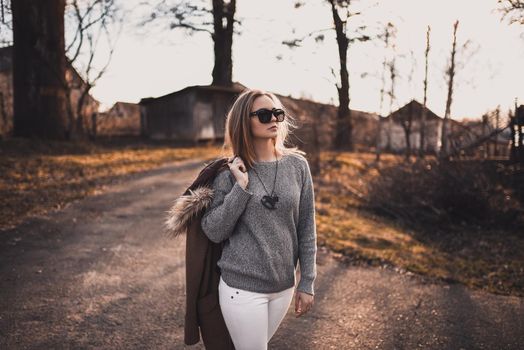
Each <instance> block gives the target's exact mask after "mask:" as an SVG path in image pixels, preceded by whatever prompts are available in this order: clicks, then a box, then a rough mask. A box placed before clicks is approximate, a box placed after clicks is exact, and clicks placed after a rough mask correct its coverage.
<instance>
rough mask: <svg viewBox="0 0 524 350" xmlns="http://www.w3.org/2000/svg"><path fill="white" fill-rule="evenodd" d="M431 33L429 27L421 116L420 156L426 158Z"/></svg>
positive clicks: (425, 53)
mask: <svg viewBox="0 0 524 350" xmlns="http://www.w3.org/2000/svg"><path fill="white" fill-rule="evenodd" d="M430 33H431V27H430V26H429V25H428V30H427V31H426V50H425V51H424V100H423V102H422V113H421V116H420V150H419V155H420V157H421V158H424V156H425V154H426V114H427V101H428V66H429V51H430V49H431V46H430V44H429V43H430V40H429V39H430Z"/></svg>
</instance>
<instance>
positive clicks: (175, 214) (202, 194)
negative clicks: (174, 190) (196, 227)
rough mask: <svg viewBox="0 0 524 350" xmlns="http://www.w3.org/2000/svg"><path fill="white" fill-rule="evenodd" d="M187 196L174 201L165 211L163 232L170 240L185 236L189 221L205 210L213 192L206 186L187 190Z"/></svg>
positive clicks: (211, 199)
mask: <svg viewBox="0 0 524 350" xmlns="http://www.w3.org/2000/svg"><path fill="white" fill-rule="evenodd" d="M188 191H189V194H186V195H182V196H180V197H178V198H177V199H175V201H174V203H173V205H172V206H171V208H170V209H169V210H168V211H167V216H166V219H165V221H164V232H165V234H166V235H167V236H168V237H170V238H176V237H178V236H179V235H181V234H186V233H187V230H188V226H189V224H190V223H191V219H193V218H194V217H196V216H197V215H198V214H199V213H201V212H202V211H203V210H204V209H206V208H207V207H208V206H209V205H210V204H211V202H212V201H213V194H214V190H213V189H212V188H210V187H207V186H200V187H197V188H196V189H194V190H188Z"/></svg>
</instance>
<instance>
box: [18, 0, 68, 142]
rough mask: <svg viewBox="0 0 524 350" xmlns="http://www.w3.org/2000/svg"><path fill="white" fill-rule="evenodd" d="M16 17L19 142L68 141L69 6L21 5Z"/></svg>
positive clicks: (54, 0)
mask: <svg viewBox="0 0 524 350" xmlns="http://www.w3.org/2000/svg"><path fill="white" fill-rule="evenodd" d="M12 11H13V39H14V49H13V63H14V64H13V90H14V91H13V94H14V106H13V107H14V120H13V122H14V123H13V124H14V130H13V131H14V132H13V133H14V136H22V137H39V138H49V139H65V138H66V137H67V115H66V109H65V96H64V91H63V88H62V84H61V81H60V79H57V77H59V76H63V75H64V74H65V67H66V61H65V48H64V11H65V0H49V1H32V0H16V1H13V3H12Z"/></svg>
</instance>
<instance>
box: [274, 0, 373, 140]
mask: <svg viewBox="0 0 524 350" xmlns="http://www.w3.org/2000/svg"><path fill="white" fill-rule="evenodd" d="M327 2H328V3H329V5H330V7H331V14H332V16H333V24H334V26H333V27H330V28H326V29H321V30H317V31H313V32H311V33H309V34H308V35H306V36H304V37H302V38H296V39H292V40H287V41H283V42H282V44H284V45H287V46H289V47H297V46H300V44H301V43H302V42H303V41H304V40H305V39H307V38H309V37H311V36H313V35H315V34H318V33H320V32H323V31H332V30H335V34H336V40H337V45H338V56H339V61H340V68H339V79H340V82H339V83H337V84H336V87H337V92H338V99H339V107H338V110H337V121H336V127H335V137H334V139H335V141H334V147H335V148H336V149H346V150H353V147H354V145H353V140H352V132H353V123H352V119H351V109H350V108H349V103H350V95H349V88H350V84H349V73H348V48H349V45H350V44H353V43H355V42H357V41H358V42H363V41H367V40H370V36H369V35H366V34H363V33H362V32H363V31H364V30H365V29H366V26H359V27H358V28H357V29H355V30H354V33H353V34H354V35H352V36H349V35H348V32H349V31H350V29H349V25H348V22H349V21H350V20H351V18H352V17H355V16H358V15H360V14H361V13H360V12H354V11H352V10H350V5H351V0H327ZM301 6H303V3H301V2H296V3H295V8H299V7H301ZM315 40H317V41H322V40H324V35H322V34H320V35H317V36H316V38H315ZM331 71H332V73H333V75H334V76H336V74H335V71H334V69H333V68H331Z"/></svg>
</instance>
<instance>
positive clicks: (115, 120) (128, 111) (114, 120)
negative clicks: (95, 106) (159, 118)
mask: <svg viewBox="0 0 524 350" xmlns="http://www.w3.org/2000/svg"><path fill="white" fill-rule="evenodd" d="M96 127H97V131H96V133H97V135H104V136H109V135H135V136H137V135H140V132H141V122H140V107H139V105H138V104H133V103H120V102H117V103H115V104H114V105H113V107H111V109H110V110H109V111H107V112H105V113H99V114H98V116H97V121H96Z"/></svg>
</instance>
